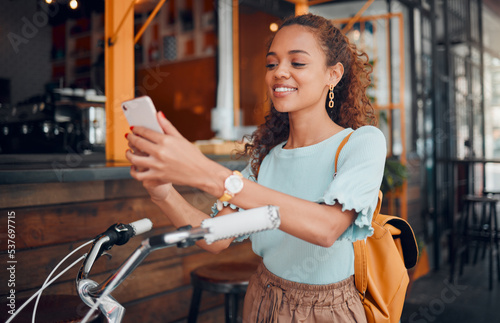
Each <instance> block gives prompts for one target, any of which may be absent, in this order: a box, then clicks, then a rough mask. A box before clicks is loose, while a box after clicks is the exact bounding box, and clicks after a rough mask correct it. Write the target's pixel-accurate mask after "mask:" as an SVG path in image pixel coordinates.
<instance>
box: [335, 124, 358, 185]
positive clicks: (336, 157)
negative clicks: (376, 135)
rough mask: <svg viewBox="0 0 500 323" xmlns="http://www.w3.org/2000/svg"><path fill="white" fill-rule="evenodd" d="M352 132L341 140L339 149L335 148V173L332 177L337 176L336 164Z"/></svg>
mask: <svg viewBox="0 0 500 323" xmlns="http://www.w3.org/2000/svg"><path fill="white" fill-rule="evenodd" d="M353 132H354V131H351V133H350V134H348V135H347V136H345V138H344V140H342V142H341V143H340V145H339V148H337V153H336V154H335V172H334V173H333V174H334V176H335V174H337V162H338V160H339V155H340V151H341V150H342V148H344V146H345V144H346V143H347V141H348V140H349V137H350V136H351V135H352V134H353Z"/></svg>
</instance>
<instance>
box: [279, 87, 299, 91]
mask: <svg viewBox="0 0 500 323" xmlns="http://www.w3.org/2000/svg"><path fill="white" fill-rule="evenodd" d="M296 90H297V89H296V88H291V87H277V88H275V89H274V92H292V91H296Z"/></svg>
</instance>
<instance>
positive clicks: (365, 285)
mask: <svg viewBox="0 0 500 323" xmlns="http://www.w3.org/2000/svg"><path fill="white" fill-rule="evenodd" d="M351 134H352V132H351V133H350V134H349V135H347V136H346V137H345V138H344V140H343V141H342V143H341V144H340V146H339V148H338V149H337V154H336V156H335V173H337V161H338V158H339V154H340V151H341V150H342V147H344V145H345V144H346V143H347V140H349V137H350V136H351ZM381 205H382V192H379V195H378V203H377V208H376V209H375V212H374V213H373V219H372V227H373V229H374V232H373V235H372V236H370V237H368V238H367V239H366V241H365V240H358V241H356V242H354V243H353V245H354V280H355V283H356V289H357V290H358V292H359V295H360V297H361V302H362V303H363V307H364V309H365V313H366V319H367V321H368V323H382V322H390V323H392V322H399V320H400V318H401V313H402V311H403V305H404V300H405V296H406V289H407V287H408V283H409V281H410V280H409V277H408V271H407V269H409V268H412V267H413V266H415V264H416V262H417V259H418V247H417V241H416V239H415V234H414V233H413V230H412V228H411V226H410V224H409V223H408V222H406V221H405V220H404V219H402V218H400V217H397V216H390V215H383V214H380V213H379V212H380V207H381Z"/></svg>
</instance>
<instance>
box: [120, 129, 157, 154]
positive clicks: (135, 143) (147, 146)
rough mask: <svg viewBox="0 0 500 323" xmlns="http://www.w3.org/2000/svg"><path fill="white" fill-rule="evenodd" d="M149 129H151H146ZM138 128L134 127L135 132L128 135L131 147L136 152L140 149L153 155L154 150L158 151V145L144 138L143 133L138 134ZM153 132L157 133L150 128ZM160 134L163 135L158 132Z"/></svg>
mask: <svg viewBox="0 0 500 323" xmlns="http://www.w3.org/2000/svg"><path fill="white" fill-rule="evenodd" d="M137 128H142V129H146V128H143V127H137ZM146 130H149V129H146ZM135 131H136V128H134V132H132V133H130V134H128V135H127V140H128V142H129V147H130V148H131V149H132V150H133V151H134V152H135V151H140V152H142V153H143V154H144V155H151V153H152V152H154V151H156V149H157V148H156V145H155V143H153V142H151V141H150V140H147V139H144V138H142V136H141V135H138V134H136V132H135ZM149 131H151V132H154V133H157V132H155V131H152V130H149ZM157 134H158V135H160V136H162V135H161V134H159V133H157Z"/></svg>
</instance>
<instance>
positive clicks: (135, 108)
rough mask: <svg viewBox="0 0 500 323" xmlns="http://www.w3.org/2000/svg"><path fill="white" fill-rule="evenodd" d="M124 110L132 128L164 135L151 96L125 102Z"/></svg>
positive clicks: (123, 104)
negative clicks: (147, 129)
mask: <svg viewBox="0 0 500 323" xmlns="http://www.w3.org/2000/svg"><path fill="white" fill-rule="evenodd" d="M122 110H123V113H124V114H125V117H126V118H127V121H128V124H129V125H130V126H131V127H138V126H141V127H146V128H149V129H151V130H154V131H157V132H160V133H164V132H163V129H162V128H161V127H160V124H159V123H158V119H157V117H156V108H155V106H154V104H153V101H152V100H151V98H150V97H149V96H141V97H138V98H135V99H132V100H128V101H125V102H123V103H122Z"/></svg>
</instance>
